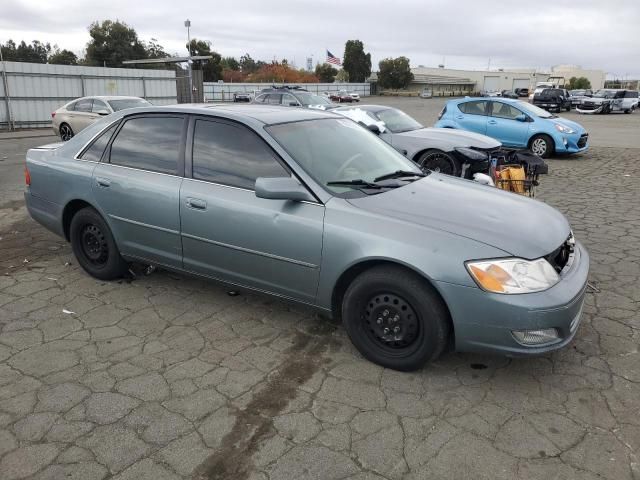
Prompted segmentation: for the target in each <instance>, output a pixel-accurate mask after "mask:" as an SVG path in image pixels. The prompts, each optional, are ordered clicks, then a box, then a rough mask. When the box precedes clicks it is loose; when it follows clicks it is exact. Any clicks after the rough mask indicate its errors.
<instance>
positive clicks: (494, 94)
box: [482, 90, 500, 97]
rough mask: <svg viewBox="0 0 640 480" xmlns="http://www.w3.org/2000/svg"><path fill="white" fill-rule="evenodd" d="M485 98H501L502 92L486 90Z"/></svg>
mask: <svg viewBox="0 0 640 480" xmlns="http://www.w3.org/2000/svg"><path fill="white" fill-rule="evenodd" d="M482 96H483V97H499V96H500V92H499V91H497V90H486V91H483V92H482Z"/></svg>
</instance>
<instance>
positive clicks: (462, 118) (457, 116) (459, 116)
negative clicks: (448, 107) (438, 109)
mask: <svg viewBox="0 0 640 480" xmlns="http://www.w3.org/2000/svg"><path fill="white" fill-rule="evenodd" d="M456 120H464V115H456Z"/></svg>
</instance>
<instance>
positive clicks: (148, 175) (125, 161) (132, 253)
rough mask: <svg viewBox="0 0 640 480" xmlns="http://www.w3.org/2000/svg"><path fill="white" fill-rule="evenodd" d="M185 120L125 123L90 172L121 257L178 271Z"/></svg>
mask: <svg viewBox="0 0 640 480" xmlns="http://www.w3.org/2000/svg"><path fill="white" fill-rule="evenodd" d="M185 135H186V120H185V118H184V116H181V115H175V114H162V115H149V114H144V115H139V116H135V117H131V118H129V119H125V121H124V123H123V125H122V127H121V128H120V129H119V130H118V131H117V132H116V135H115V138H114V139H113V141H112V142H111V145H110V147H108V149H107V152H106V153H105V155H104V159H103V162H102V163H100V164H99V165H97V166H96V168H95V170H94V171H93V187H92V188H93V192H94V196H95V199H96V204H97V206H98V208H99V209H100V210H101V211H102V214H103V216H104V217H105V218H106V219H107V222H108V223H109V225H110V227H111V231H112V232H113V235H114V237H115V239H116V243H117V244H118V247H119V249H120V252H121V253H122V254H123V255H125V256H127V257H132V258H136V259H139V260H142V261H148V262H149V263H157V264H160V265H167V266H170V267H177V268H180V267H182V245H181V243H180V213H179V194H180V184H181V183H182V172H183V170H184V161H183V156H184V147H183V145H184V137H185Z"/></svg>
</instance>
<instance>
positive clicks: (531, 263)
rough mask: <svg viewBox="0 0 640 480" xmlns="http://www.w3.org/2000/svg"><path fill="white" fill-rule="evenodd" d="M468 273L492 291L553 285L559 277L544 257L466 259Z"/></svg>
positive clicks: (534, 289) (509, 291)
mask: <svg viewBox="0 0 640 480" xmlns="http://www.w3.org/2000/svg"><path fill="white" fill-rule="evenodd" d="M467 269H468V270H469V273H470V274H471V277H473V279H474V280H475V281H476V283H477V284H478V286H479V287H480V288H482V289H483V290H486V291H488V292H493V293H506V294H513V293H533V292H540V291H542V290H546V289H548V288H550V287H552V286H553V285H555V284H556V283H557V282H558V280H559V279H560V277H559V276H558V274H557V272H556V271H555V270H554V268H553V267H552V266H551V265H550V264H549V262H547V261H546V260H545V259H544V258H539V259H538V260H524V259H522V258H505V259H497V260H481V261H472V262H467Z"/></svg>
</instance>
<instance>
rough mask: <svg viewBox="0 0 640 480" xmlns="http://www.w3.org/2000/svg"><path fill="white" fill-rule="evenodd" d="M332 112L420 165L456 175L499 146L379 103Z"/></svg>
mask: <svg viewBox="0 0 640 480" xmlns="http://www.w3.org/2000/svg"><path fill="white" fill-rule="evenodd" d="M334 112H336V113H339V114H341V115H344V116H346V117H349V118H350V119H352V120H354V121H356V122H358V123H360V124H362V125H364V126H366V127H367V128H369V129H370V130H372V131H374V132H375V133H376V134H377V135H379V136H380V138H381V139H382V140H384V141H385V142H387V143H388V144H390V145H392V146H393V147H394V148H395V149H396V150H398V151H399V152H400V153H402V154H403V155H404V156H406V157H407V158H410V159H411V160H413V161H414V162H416V163H417V164H418V165H420V166H421V167H422V168H425V169H428V170H433V171H436V172H440V173H445V174H448V175H454V176H460V175H461V173H462V167H463V165H464V164H466V163H470V161H472V162H478V161H485V162H487V163H488V162H489V156H490V154H491V153H493V152H495V151H496V150H498V149H499V148H500V147H501V144H500V142H498V141H496V140H494V139H493V138H490V137H487V136H485V135H479V134H477V133H471V132H463V131H457V130H443V129H439V128H425V127H424V126H422V125H421V124H420V123H419V122H418V121H416V120H415V119H414V118H412V117H411V116H409V115H407V114H406V113H404V112H403V111H402V110H398V109H397V108H393V107H387V106H383V105H362V106H357V107H356V106H353V107H351V106H349V107H340V108H337V109H335V110H334Z"/></svg>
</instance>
